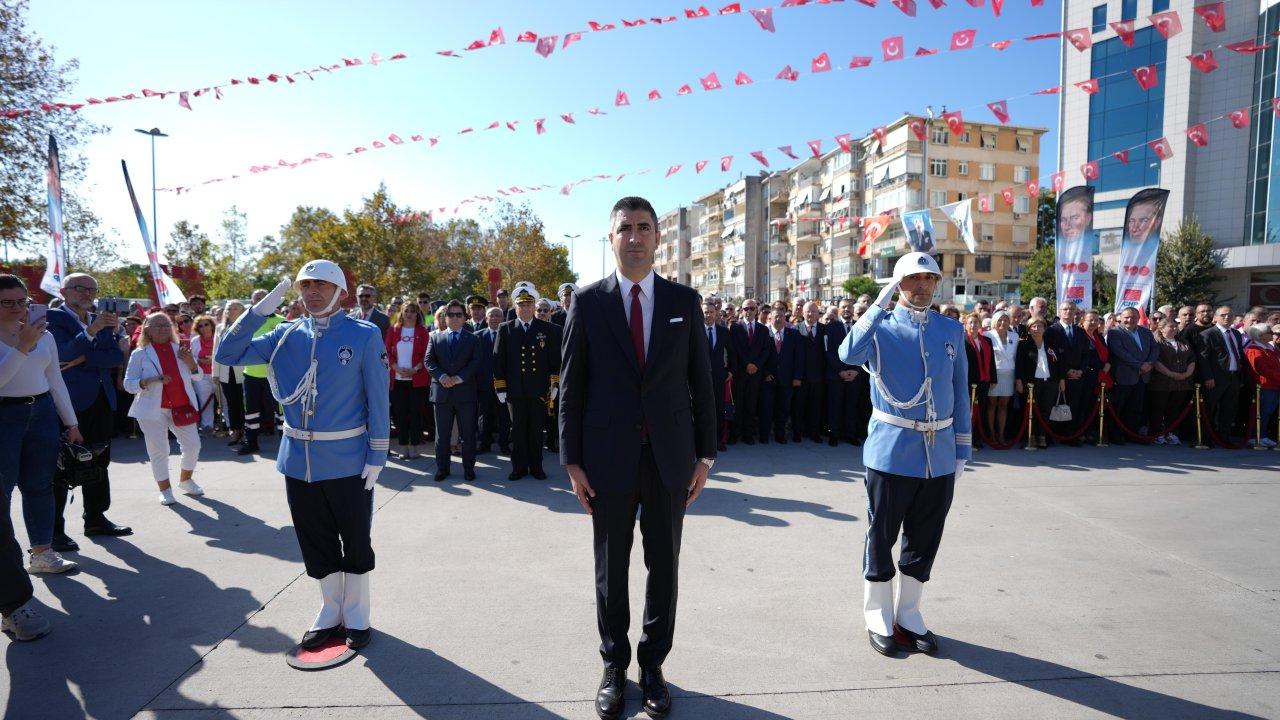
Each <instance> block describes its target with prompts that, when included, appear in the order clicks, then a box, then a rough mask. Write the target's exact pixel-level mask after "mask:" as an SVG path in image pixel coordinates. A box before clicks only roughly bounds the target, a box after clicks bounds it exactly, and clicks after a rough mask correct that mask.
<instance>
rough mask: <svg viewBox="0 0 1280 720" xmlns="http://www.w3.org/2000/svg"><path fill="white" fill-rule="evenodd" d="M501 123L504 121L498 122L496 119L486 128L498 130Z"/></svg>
mask: <svg viewBox="0 0 1280 720" xmlns="http://www.w3.org/2000/svg"><path fill="white" fill-rule="evenodd" d="M501 124H502V123H500V122H498V121H497V120H494V121H493V122H491V123H489V126H488V127H486V128H485V130H497V129H498V126H499V125H501Z"/></svg>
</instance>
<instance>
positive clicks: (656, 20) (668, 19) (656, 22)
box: [649, 15, 676, 25]
mask: <svg viewBox="0 0 1280 720" xmlns="http://www.w3.org/2000/svg"><path fill="white" fill-rule="evenodd" d="M675 21H676V16H675V15H668V16H666V17H664V18H660V17H651V18H649V22H651V23H653V24H654V25H661V24H662V23H673V22H675Z"/></svg>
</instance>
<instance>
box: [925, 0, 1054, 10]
mask: <svg viewBox="0 0 1280 720" xmlns="http://www.w3.org/2000/svg"><path fill="white" fill-rule="evenodd" d="M1034 1H1035V0H1032V2H1034ZM929 4H930V5H932V6H933V9H934V10H941V9H942V7H943V6H944V5H946V4H947V3H946V0H929Z"/></svg>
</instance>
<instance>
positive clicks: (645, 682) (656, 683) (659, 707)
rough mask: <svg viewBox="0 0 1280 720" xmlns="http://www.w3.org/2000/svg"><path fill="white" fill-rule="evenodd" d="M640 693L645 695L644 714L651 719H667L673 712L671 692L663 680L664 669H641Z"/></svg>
mask: <svg viewBox="0 0 1280 720" xmlns="http://www.w3.org/2000/svg"><path fill="white" fill-rule="evenodd" d="M640 692H642V693H643V694H644V712H645V714H646V715H648V716H649V717H651V718H660V717H666V716H667V713H669V712H671V690H669V689H668V688H667V681H666V680H663V679H662V668H660V667H656V668H640Z"/></svg>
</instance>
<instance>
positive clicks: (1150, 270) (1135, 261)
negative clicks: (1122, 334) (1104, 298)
mask: <svg viewBox="0 0 1280 720" xmlns="http://www.w3.org/2000/svg"><path fill="white" fill-rule="evenodd" d="M1168 201H1169V191H1168V190H1161V189H1159V188H1147V189H1145V190H1139V191H1138V192H1136V193H1134V194H1133V197H1132V198H1130V199H1129V206H1128V207H1126V208H1125V211H1124V236H1123V237H1122V238H1121V239H1120V268H1119V269H1118V270H1117V271H1116V312H1120V311H1121V310H1123V309H1125V308H1128V307H1136V308H1148V307H1150V305H1151V298H1152V296H1153V295H1154V294H1155V290H1156V254H1157V251H1159V249H1160V226H1161V225H1163V224H1164V208H1165V205H1166V203H1168Z"/></svg>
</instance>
